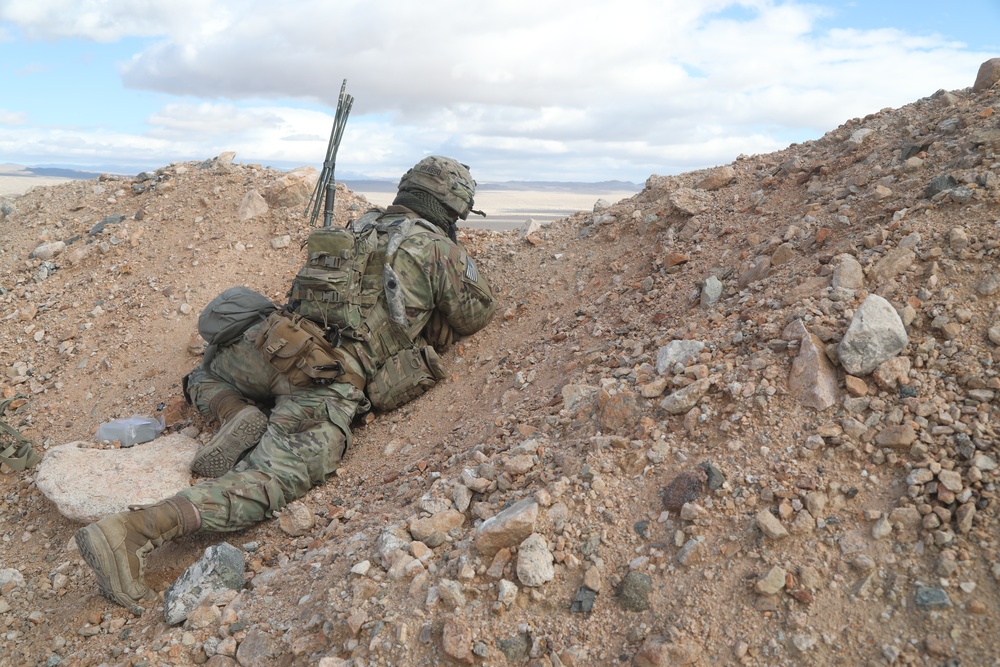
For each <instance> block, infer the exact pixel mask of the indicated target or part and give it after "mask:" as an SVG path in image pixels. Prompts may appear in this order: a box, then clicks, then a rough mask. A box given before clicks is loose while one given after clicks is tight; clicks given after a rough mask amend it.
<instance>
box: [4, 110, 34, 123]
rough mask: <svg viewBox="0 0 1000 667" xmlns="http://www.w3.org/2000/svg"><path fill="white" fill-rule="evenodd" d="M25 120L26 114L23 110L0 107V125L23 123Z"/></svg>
mask: <svg viewBox="0 0 1000 667" xmlns="http://www.w3.org/2000/svg"><path fill="white" fill-rule="evenodd" d="M27 122H28V115H27V114H26V113H24V112H23V111H7V110H6V109H0V125H24V124H25V123H27Z"/></svg>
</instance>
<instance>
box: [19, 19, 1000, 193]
mask: <svg viewBox="0 0 1000 667" xmlns="http://www.w3.org/2000/svg"><path fill="white" fill-rule="evenodd" d="M994 57H1000V0H964V1H963V2H961V3H954V4H951V5H947V4H944V5H942V4H941V3H940V1H939V0H858V1H856V2H854V1H837V0H813V1H809V2H806V1H798V0H788V1H782V0H736V1H731V0H615V2H613V3H612V2H608V1H607V0H479V1H478V2H469V0H463V1H458V0H423V1H422V2H404V1H403V0H286V1H285V2H274V0H170V2H149V1H148V0H0V163H14V164H21V165H26V166H51V165H59V166H66V165H71V166H76V167H80V168H90V169H94V170H99V171H120V172H122V173H130V172H135V171H139V170H145V169H156V168H158V167H162V166H165V165H168V164H170V163H172V162H176V161H189V160H204V159H207V158H211V157H214V156H215V155H218V154H219V153H222V152H225V151H235V152H236V154H237V155H236V160H237V161H238V162H242V163H259V164H263V165H266V166H271V167H275V168H278V169H290V168H293V167H296V166H301V165H312V166H316V167H320V166H321V164H322V161H323V158H324V156H325V154H326V151H327V146H328V142H329V138H330V130H331V125H332V122H333V116H334V112H335V110H336V107H337V98H338V94H339V92H340V87H341V82H342V80H344V79H347V92H348V93H349V94H351V95H352V96H353V97H354V98H355V101H354V105H353V108H352V110H351V114H350V117H349V119H348V123H347V126H346V129H345V132H344V136H343V141H342V144H341V146H340V149H339V152H338V154H337V167H336V176H337V178H338V179H350V178H361V177H370V178H398V177H399V176H400V175H401V174H402V173H403V172H404V171H406V169H407V168H409V167H410V166H412V165H413V164H414V163H415V162H417V161H418V160H419V159H420V158H422V157H424V156H426V155H435V154H437V155H447V156H451V157H454V158H456V159H459V160H460V161H462V162H464V163H466V164H469V165H470V166H471V168H472V173H473V176H474V177H475V178H476V179H477V180H479V181H480V182H499V181H510V180H533V181H540V180H545V181H585V182H594V181H606V180H622V181H632V182H635V183H642V182H644V181H645V180H646V178H647V177H649V176H650V175H651V174H661V175H666V174H675V173H681V172H684V171H690V170H693V169H700V168H704V167H710V166H714V165H720V164H727V163H729V162H732V161H733V160H735V159H736V158H737V156H739V155H740V154H745V155H753V154H761V153H769V152H772V151H775V150H780V149H782V148H785V147H787V146H788V145H789V144H791V143H795V142H802V141H808V140H811V139H816V138H819V137H821V136H822V135H823V134H825V133H826V132H828V131H830V130H833V129H835V128H836V127H838V126H839V125H841V124H842V123H844V122H845V121H847V120H850V119H852V118H857V117H862V116H865V115H867V114H869V113H874V112H876V111H879V110H880V109H883V108H886V107H893V108H898V107H900V106H904V105H906V104H909V103H911V102H915V101H917V100H918V99H920V98H922V97H926V96H928V95H931V94H933V93H934V92H936V91H937V90H940V89H946V90H957V89H962V88H967V87H970V86H971V85H972V84H973V82H974V81H975V78H976V73H977V71H978V68H979V66H980V64H981V63H982V62H984V61H985V60H988V59H990V58H994Z"/></svg>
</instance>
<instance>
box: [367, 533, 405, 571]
mask: <svg viewBox="0 0 1000 667" xmlns="http://www.w3.org/2000/svg"><path fill="white" fill-rule="evenodd" d="M409 548H410V535H409V534H407V532H406V530H405V529H404V528H403V527H402V526H398V525H396V526H387V527H385V528H383V529H382V532H381V533H379V536H378V538H377V539H376V540H375V553H376V554H377V555H378V557H379V562H380V563H381V564H382V567H384V568H387V569H388V568H389V567H391V566H392V558H393V554H395V553H396V552H397V551H407V550H408V549H409Z"/></svg>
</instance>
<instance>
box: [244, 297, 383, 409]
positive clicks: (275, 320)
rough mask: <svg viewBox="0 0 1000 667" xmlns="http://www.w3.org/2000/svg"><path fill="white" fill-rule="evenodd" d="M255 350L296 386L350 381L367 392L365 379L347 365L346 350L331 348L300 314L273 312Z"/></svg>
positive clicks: (317, 328)
mask: <svg viewBox="0 0 1000 667" xmlns="http://www.w3.org/2000/svg"><path fill="white" fill-rule="evenodd" d="M255 347H256V348H257V350H259V351H260V353H261V354H263V355H264V358H265V359H267V361H268V362H269V363H270V364H271V365H272V366H274V368H275V369H276V370H277V371H278V372H279V373H281V374H282V375H284V376H285V377H286V378H287V379H288V381H289V382H290V383H292V384H293V385H295V386H297V387H314V386H323V385H328V384H333V383H334V382H349V383H350V384H352V385H354V386H355V387H357V388H358V389H360V390H362V391H364V388H365V380H364V378H363V377H361V376H360V375H358V374H356V373H353V372H351V371H350V370H349V369H348V368H347V366H345V364H344V361H345V355H344V352H343V350H341V349H339V348H337V347H334V346H333V345H331V344H330V343H329V342H328V341H327V340H326V338H325V337H324V332H323V330H322V329H321V328H320V327H319V326H318V325H317V324H315V323H314V322H311V321H309V320H307V319H305V318H303V317H301V316H299V315H294V314H288V313H285V312H282V311H277V312H274V313H271V314H270V315H269V316H268V318H267V319H266V320H265V321H264V324H262V325H261V328H260V331H259V332H258V334H257V340H256V342H255Z"/></svg>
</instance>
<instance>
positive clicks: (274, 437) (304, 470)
mask: <svg viewBox="0 0 1000 667" xmlns="http://www.w3.org/2000/svg"><path fill="white" fill-rule="evenodd" d="M338 389H339V391H338ZM352 392H357V390H355V389H354V388H353V387H350V385H347V386H346V388H344V386H343V385H334V386H333V387H324V388H317V389H311V390H303V391H302V392H300V393H299V395H297V396H295V395H293V396H280V397H278V402H277V405H276V406H275V409H274V411H273V412H272V413H271V420H270V423H269V424H268V428H267V432H266V433H265V434H264V435H263V437H262V438H261V440H260V444H259V445H258V446H257V447H256V448H254V449H253V450H252V451H251V452H250V453H249V454H248V455H247V457H246V459H245V462H246V463H247V464H248V465H249V466H250V468H249V469H248V470H245V471H235V470H231V471H229V472H227V473H226V474H225V475H223V476H222V477H219V478H218V479H215V480H211V481H208V482H203V483H201V484H196V485H195V486H192V487H190V488H188V489H185V490H184V491H182V492H181V493H180V495H182V496H184V497H186V498H188V499H189V500H190V501H191V502H192V503H193V504H194V505H195V506H196V507H197V508H198V509H199V511H200V514H201V520H202V523H201V532H222V531H230V530H239V529H241V528H245V527H247V526H250V525H252V524H254V523H257V522H259V521H262V520H263V519H266V518H270V517H271V516H273V514H274V512H275V511H276V510H278V509H280V508H281V507H283V506H285V505H286V504H288V503H290V502H291V501H293V500H296V499H298V498H301V497H302V496H304V495H305V494H306V492H307V491H308V490H309V489H311V488H312V487H313V486H316V485H318V484H321V483H322V482H323V481H324V480H325V479H326V477H327V476H328V475H330V474H331V473H332V472H333V471H334V470H336V469H337V467H338V465H339V464H340V460H341V458H342V457H343V454H344V451H345V450H346V448H347V446H348V444H349V442H350V437H351V436H350V422H351V419H352V418H353V416H354V413H355V411H356V410H357V408H358V406H359V404H361V403H362V402H363V401H364V396H363V394H361V393H360V392H357V395H356V396H355V395H354V394H353V393H352ZM345 394H346V395H345Z"/></svg>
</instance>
